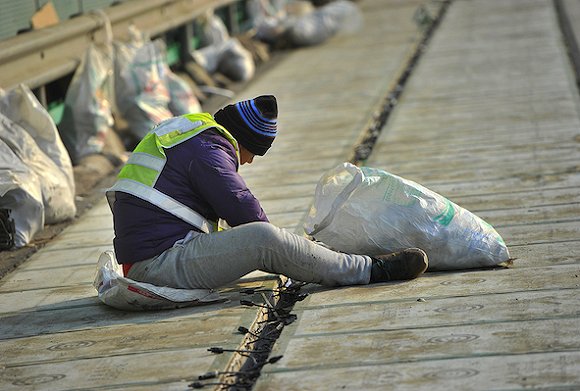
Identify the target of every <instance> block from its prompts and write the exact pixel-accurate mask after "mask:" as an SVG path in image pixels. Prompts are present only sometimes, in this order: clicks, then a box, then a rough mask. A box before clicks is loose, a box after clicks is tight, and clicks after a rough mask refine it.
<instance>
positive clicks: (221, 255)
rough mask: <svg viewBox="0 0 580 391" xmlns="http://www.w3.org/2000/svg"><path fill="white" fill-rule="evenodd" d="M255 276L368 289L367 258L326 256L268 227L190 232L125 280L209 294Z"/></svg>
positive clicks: (297, 238)
mask: <svg viewBox="0 0 580 391" xmlns="http://www.w3.org/2000/svg"><path fill="white" fill-rule="evenodd" d="M254 270H262V271H265V272H270V273H275V274H283V275H285V276H287V277H290V278H291V279H293V280H297V281H303V282H314V283H318V284H322V285H327V286H336V285H357V284H368V283H369V280H370V274H371V258H370V257H368V256H366V255H353V254H344V253H339V252H335V251H332V250H329V249H327V248H325V247H323V246H320V245H318V244H316V243H314V242H312V241H310V240H308V239H306V238H304V237H302V236H299V235H296V234H293V233H291V232H288V231H286V230H284V229H280V228H278V227H276V226H274V225H272V224H269V223H262V222H256V223H249V224H244V225H240V226H237V227H234V228H230V229H228V230H225V231H220V232H214V233H210V234H203V233H197V232H194V231H192V232H191V233H190V234H189V235H188V236H187V237H186V238H185V239H184V240H182V241H178V242H177V243H176V244H175V245H174V246H173V247H171V248H169V249H167V250H166V251H165V252H163V253H162V254H161V255H159V256H157V257H155V258H152V259H149V260H146V261H142V262H137V263H135V264H134V265H133V266H132V267H131V270H129V274H128V276H127V277H129V278H131V279H133V280H137V281H142V282H149V283H151V284H154V285H158V286H170V287H174V288H191V289H193V288H205V289H214V288H218V287H220V286H223V285H226V284H228V283H230V282H232V281H235V280H237V279H238V278H240V277H242V276H244V275H245V274H247V273H249V272H252V271H254Z"/></svg>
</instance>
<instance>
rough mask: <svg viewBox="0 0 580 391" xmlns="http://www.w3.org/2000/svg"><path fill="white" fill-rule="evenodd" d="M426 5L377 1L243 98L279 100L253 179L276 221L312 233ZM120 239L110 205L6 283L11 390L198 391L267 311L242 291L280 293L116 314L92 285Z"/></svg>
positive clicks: (1, 376) (5, 346)
mask: <svg viewBox="0 0 580 391" xmlns="http://www.w3.org/2000/svg"><path fill="white" fill-rule="evenodd" d="M424 2H425V1H423V0H413V1H405V2H399V1H388V2H385V1H383V0H365V1H364V2H362V3H361V7H362V9H363V11H364V13H365V21H364V24H363V26H362V29H361V30H359V31H358V32H356V33H354V34H353V35H349V36H347V35H345V36H342V37H340V38H338V37H337V39H333V40H331V41H329V42H328V43H327V44H325V45H320V46H317V47H312V48H306V49H301V50H295V51H292V52H291V53H289V54H288V55H286V56H285V58H283V59H282V60H281V61H279V63H278V64H277V65H276V67H274V68H272V69H270V70H269V71H268V72H267V73H266V74H265V75H261V76H260V77H259V78H257V79H255V80H253V81H252V83H250V84H249V85H248V88H247V89H246V90H245V91H244V92H243V95H241V96H239V97H236V100H238V99H245V98H249V97H255V96H257V95H261V94H267V93H273V94H275V95H276V96H277V98H278V102H279V112H280V117H279V126H280V132H279V137H277V140H276V142H275V143H274V146H273V148H272V149H271V150H270V151H269V152H268V154H267V155H266V156H265V157H257V158H256V160H255V163H254V164H253V165H251V166H249V167H248V166H244V167H242V169H241V172H242V175H243V176H244V177H245V178H246V179H247V182H248V184H249V186H250V188H251V189H252V191H253V192H254V193H255V194H256V196H257V197H258V198H259V199H260V200H261V201H262V202H263V207H264V209H265V211H266V212H267V214H268V215H269V217H270V219H271V221H272V222H273V223H275V224H277V225H279V226H282V227H284V228H288V229H290V230H297V231H301V226H300V222H301V220H302V218H303V217H304V215H305V214H306V213H307V211H308V208H309V206H310V203H311V201H312V196H313V194H314V189H315V186H316V183H317V182H318V180H319V178H320V177H321V175H322V174H323V172H324V171H325V170H326V169H328V168H331V167H333V166H335V165H336V164H338V163H340V162H342V161H344V160H346V159H348V157H349V156H350V155H351V153H352V148H353V145H354V144H355V142H356V141H357V140H358V139H359V138H360V137H361V135H362V131H363V130H364V128H365V126H366V124H367V123H368V121H369V119H370V117H371V115H372V113H373V111H374V109H375V108H376V107H377V106H378V105H379V103H380V102H381V101H382V99H383V96H384V92H385V91H386V90H387V89H388V88H389V86H390V85H392V84H393V83H394V81H395V79H396V77H397V76H398V75H399V73H400V69H401V67H403V66H404V64H405V61H406V59H407V57H408V56H409V55H410V54H411V53H412V51H413V48H414V46H415V45H416V44H417V37H418V30H417V27H416V26H415V24H414V22H413V20H412V15H413V12H414V11H415V10H416V8H417V6H418V5H419V4H421V3H424ZM112 239H113V231H112V220H111V215H110V211H109V208H108V206H107V204H106V202H105V201H104V196H103V201H102V202H100V203H98V204H96V205H95V206H94V207H93V209H91V211H90V212H89V213H87V214H86V215H84V216H83V217H82V218H81V219H79V220H78V221H76V222H75V223H74V224H73V225H71V226H70V227H69V228H67V229H66V230H65V231H64V232H63V233H62V234H61V235H60V236H59V237H58V238H56V239H55V240H54V241H52V242H51V243H48V244H47V245H46V246H45V247H44V248H43V249H42V250H41V251H39V252H37V253H36V254H34V255H33V256H32V258H31V259H30V260H28V261H27V262H26V263H25V264H24V265H22V267H20V268H19V269H18V270H17V271H16V272H14V273H11V274H9V275H8V276H6V277H5V278H4V279H3V280H2V281H1V282H0V352H1V354H0V389H2V390H4V389H6V390H23V389H29V390H43V391H44V390H80V389H85V390H86V389H123V390H160V389H163V390H184V389H187V384H188V382H191V381H192V380H194V379H195V378H196V377H197V376H198V375H200V374H202V373H204V372H206V371H208V370H220V369H224V368H225V367H226V365H227V363H228V360H230V358H231V357H232V356H231V354H224V355H218V356H214V355H212V354H211V353H209V352H207V350H206V349H207V348H208V347H210V346H222V347H229V348H235V347H238V346H240V345H241V341H242V338H243V336H242V335H241V334H239V333H237V332H236V330H237V328H238V326H246V327H248V326H250V324H251V323H252V322H253V321H254V320H255V318H256V314H257V311H256V309H255V308H254V309H253V308H247V307H241V306H240V304H239V300H240V298H241V296H240V294H239V289H240V288H242V287H249V286H252V287H256V286H266V287H273V286H274V284H275V280H274V279H273V278H272V277H270V276H264V275H258V276H253V277H252V276H249V277H247V278H245V279H243V280H242V281H240V282H239V283H238V284H236V285H234V286H232V287H230V288H228V289H225V290H224V292H223V295H224V296H226V297H227V298H228V299H229V302H226V303H221V304H214V305H208V306H201V307H193V308H184V309H180V310H174V311H160V312H147V313H124V312H120V311H116V310H113V309H110V308H107V307H105V306H104V305H102V304H101V303H100V302H99V301H98V300H97V298H96V291H95V290H94V288H93V287H92V281H93V278H94V272H95V264H96V261H97V259H98V256H99V254H100V253H101V252H102V251H105V250H109V249H111V245H112ZM274 389H283V387H282V388H280V387H274Z"/></svg>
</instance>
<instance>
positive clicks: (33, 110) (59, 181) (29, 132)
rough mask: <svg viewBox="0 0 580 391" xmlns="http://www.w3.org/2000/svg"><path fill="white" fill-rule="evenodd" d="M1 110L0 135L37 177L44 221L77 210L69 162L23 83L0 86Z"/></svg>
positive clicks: (64, 217)
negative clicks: (9, 88) (3, 87)
mask: <svg viewBox="0 0 580 391" xmlns="http://www.w3.org/2000/svg"><path fill="white" fill-rule="evenodd" d="M0 112H1V113H2V114H3V116H2V117H3V119H2V124H1V125H2V126H1V127H0V138H1V139H2V140H3V141H4V142H5V143H6V145H8V146H9V147H10V149H11V150H12V152H14V154H15V155H16V156H18V158H19V159H20V161H22V162H23V163H24V164H25V165H26V167H28V168H29V169H30V171H31V172H33V173H34V174H36V175H37V176H38V178H39V183H40V188H41V192H42V201H43V205H44V223H46V224H54V223H59V222H62V221H65V220H68V219H70V218H73V217H74V216H75V214H76V204H75V183H74V177H73V172H72V164H71V161H70V157H69V155H68V152H67V151H66V149H65V147H64V145H63V143H62V140H61V139H60V135H59V133H58V130H57V129H56V125H55V124H54V121H53V120H52V118H51V117H50V115H49V114H48V112H47V111H46V110H45V109H44V107H43V106H42V105H41V104H40V102H38V100H37V99H36V97H35V96H34V94H33V93H32V91H30V89H29V88H28V87H26V86H24V85H20V86H18V87H17V88H15V89H13V90H10V91H8V92H4V91H2V90H0Z"/></svg>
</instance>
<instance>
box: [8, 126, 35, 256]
mask: <svg viewBox="0 0 580 391" xmlns="http://www.w3.org/2000/svg"><path fill="white" fill-rule="evenodd" d="M3 118H5V117H3V116H1V115H0V128H3V127H4V126H3V125H2V121H3ZM0 164H1V165H2V169H0V208H2V209H9V210H10V219H12V220H13V221H14V228H15V233H14V247H15V248H20V247H23V246H26V245H27V244H28V243H30V241H31V240H32V239H33V237H34V235H35V234H36V233H37V232H39V231H40V230H41V229H42V227H43V226H44V205H43V203H42V191H41V189H40V181H39V179H38V176H37V175H36V174H35V173H34V172H32V171H31V170H30V169H29V168H28V167H27V166H26V165H25V164H24V163H23V162H22V161H21V160H20V158H19V157H18V156H16V154H15V153H14V152H12V149H11V148H10V147H9V146H8V144H6V143H5V142H4V141H2V140H1V139H0Z"/></svg>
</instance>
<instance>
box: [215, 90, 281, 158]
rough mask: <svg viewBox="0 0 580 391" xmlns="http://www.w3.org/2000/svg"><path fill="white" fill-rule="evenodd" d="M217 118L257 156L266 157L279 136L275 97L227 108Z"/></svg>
mask: <svg viewBox="0 0 580 391" xmlns="http://www.w3.org/2000/svg"><path fill="white" fill-rule="evenodd" d="M214 118H215V120H216V121H217V122H218V123H219V124H220V125H222V126H223V127H225V128H226V129H227V130H228V131H229V132H230V133H231V134H232V136H234V137H235V139H236V140H237V141H238V142H239V143H240V144H241V145H242V146H243V147H244V148H246V149H247V150H248V151H250V152H252V153H253V154H254V155H260V156H263V155H264V154H266V152H267V151H268V149H269V148H270V146H271V145H272V142H273V141H274V138H275V137H276V135H277V134H278V121H277V118H278V105H277V103H276V97H274V96H273V95H261V96H258V97H257V98H254V99H250V100H244V101H240V102H237V103H234V104H233V105H227V106H226V107H224V108H223V109H220V110H218V112H217V113H215V115H214Z"/></svg>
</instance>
